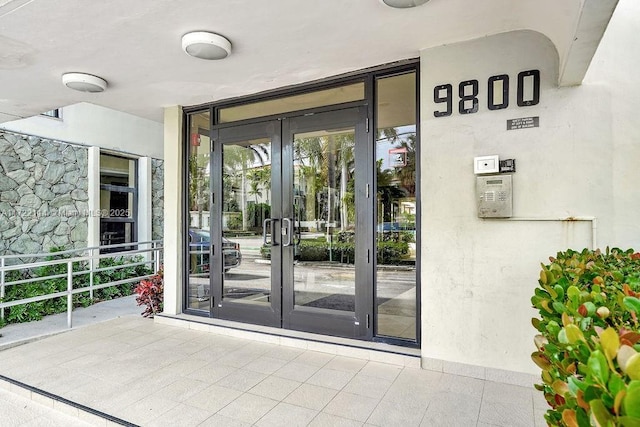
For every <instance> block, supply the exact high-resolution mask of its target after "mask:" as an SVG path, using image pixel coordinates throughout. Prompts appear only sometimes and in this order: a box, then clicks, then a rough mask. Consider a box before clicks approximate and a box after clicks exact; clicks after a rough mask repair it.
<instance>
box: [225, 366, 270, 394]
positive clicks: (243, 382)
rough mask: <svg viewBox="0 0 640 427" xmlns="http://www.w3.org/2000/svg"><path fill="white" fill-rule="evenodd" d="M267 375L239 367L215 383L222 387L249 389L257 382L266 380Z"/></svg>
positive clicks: (240, 389)
mask: <svg viewBox="0 0 640 427" xmlns="http://www.w3.org/2000/svg"><path fill="white" fill-rule="evenodd" d="M266 377H267V376H266V375H265V374H261V373H259V372H252V371H245V370H242V369H238V370H237V371H235V372H233V373H231V374H229V375H227V376H226V377H224V378H222V379H221V380H220V381H218V382H216V383H215V385H217V386H220V387H228V388H233V389H236V390H239V391H248V390H250V389H251V388H253V387H254V386H255V385H256V384H258V383H259V382H261V381H262V380H264V379H265V378H266Z"/></svg>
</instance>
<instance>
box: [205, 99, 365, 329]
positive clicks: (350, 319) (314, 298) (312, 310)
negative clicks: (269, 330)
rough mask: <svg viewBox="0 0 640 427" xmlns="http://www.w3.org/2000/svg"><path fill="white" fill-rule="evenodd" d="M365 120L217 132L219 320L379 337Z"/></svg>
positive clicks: (336, 115) (359, 115) (302, 119)
mask: <svg viewBox="0 0 640 427" xmlns="http://www.w3.org/2000/svg"><path fill="white" fill-rule="evenodd" d="M365 114H366V110H365V109H364V108H350V109H343V110H335V111H330V112H323V113H316V114H311V115H309V114H307V115H304V116H299V117H291V118H286V119H282V120H278V121H270V122H262V123H255V124H249V125H241V126H229V127H221V128H219V129H217V130H216V131H215V133H214V152H213V162H212V167H213V170H214V171H218V172H217V173H218V178H219V179H217V180H214V182H215V184H214V185H213V188H212V193H213V200H212V203H213V212H214V216H213V222H212V227H211V236H212V239H213V242H214V244H213V246H212V269H213V271H215V272H217V274H212V275H211V286H212V289H213V290H214V292H213V296H214V298H213V300H212V301H213V303H212V315H213V316H214V317H219V318H224V319H231V320H237V321H244V322H250V323H257V324H263V325H270V326H277V327H283V328H287V329H295V330H302V331H308V332H316V333H321V334H326V335H337V336H345V337H353V338H365V339H366V338H370V337H371V335H372V333H371V330H372V328H371V316H372V310H373V302H372V301H373V295H372V289H371V288H372V287H371V286H370V285H368V284H370V283H372V282H371V279H372V277H371V276H372V273H371V268H370V265H371V264H370V262H371V260H370V257H371V251H370V250H369V248H370V247H371V245H372V244H373V242H372V239H373V237H372V236H373V230H372V227H373V225H372V223H373V220H372V218H369V216H372V215H370V213H371V212H372V211H373V210H372V209H373V208H372V206H373V205H372V204H373V202H370V200H371V198H370V197H369V194H368V189H369V186H368V184H367V177H368V176H369V174H370V171H369V169H368V168H369V166H368V164H369V163H370V162H367V157H368V156H369V155H370V153H369V152H368V150H367V144H366V135H365V132H366V129H365V119H366V116H365ZM216 134H217V135H216ZM369 204H371V205H372V206H369Z"/></svg>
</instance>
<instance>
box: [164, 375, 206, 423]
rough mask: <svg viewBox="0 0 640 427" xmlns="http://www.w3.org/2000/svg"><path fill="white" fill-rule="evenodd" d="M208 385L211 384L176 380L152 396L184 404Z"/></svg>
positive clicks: (186, 379) (184, 379)
mask: <svg viewBox="0 0 640 427" xmlns="http://www.w3.org/2000/svg"><path fill="white" fill-rule="evenodd" d="M210 385H211V384H209V383H206V382H204V381H198V380H194V379H191V378H178V379H177V380H176V381H175V382H173V383H171V384H169V385H168V386H166V387H164V388H161V389H160V390H158V391H156V392H155V393H154V394H155V395H157V396H159V397H164V398H166V399H171V400H173V401H175V402H184V401H186V400H188V399H189V398H190V397H192V396H194V395H196V394H198V393H200V392H201V391H202V390H204V389H206V388H207V387H209V386H210ZM207 418H208V417H207Z"/></svg>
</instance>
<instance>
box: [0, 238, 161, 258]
mask: <svg viewBox="0 0 640 427" xmlns="http://www.w3.org/2000/svg"><path fill="white" fill-rule="evenodd" d="M149 244H160V245H161V244H162V240H148V241H146V242H130V243H116V244H113V245H102V246H87V247H86V248H78V249H67V250H65V251H59V252H40V253H37V254H10V255H0V258H4V259H14V258H45V257H48V256H57V255H66V254H71V253H74V252H88V251H91V250H96V249H99V250H103V249H117V248H124V247H126V246H139V245H149ZM118 253H119V254H121V253H124V252H118Z"/></svg>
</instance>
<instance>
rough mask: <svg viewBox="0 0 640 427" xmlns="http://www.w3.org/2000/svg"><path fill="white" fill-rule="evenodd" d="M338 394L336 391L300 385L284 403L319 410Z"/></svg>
mask: <svg viewBox="0 0 640 427" xmlns="http://www.w3.org/2000/svg"><path fill="white" fill-rule="evenodd" d="M336 394H338V391H337V390H334V389H331V388H326V387H320V386H316V385H311V384H302V385H301V386H300V387H298V388H297V389H295V390H294V391H293V392H291V393H290V394H289V395H288V396H287V397H286V398H285V399H284V402H286V403H291V404H292V405H297V406H302V407H304V408H309V409H316V410H320V409H322V408H324V407H325V406H326V405H327V404H328V403H329V402H331V400H332V399H333V398H334V397H335V396H336Z"/></svg>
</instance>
